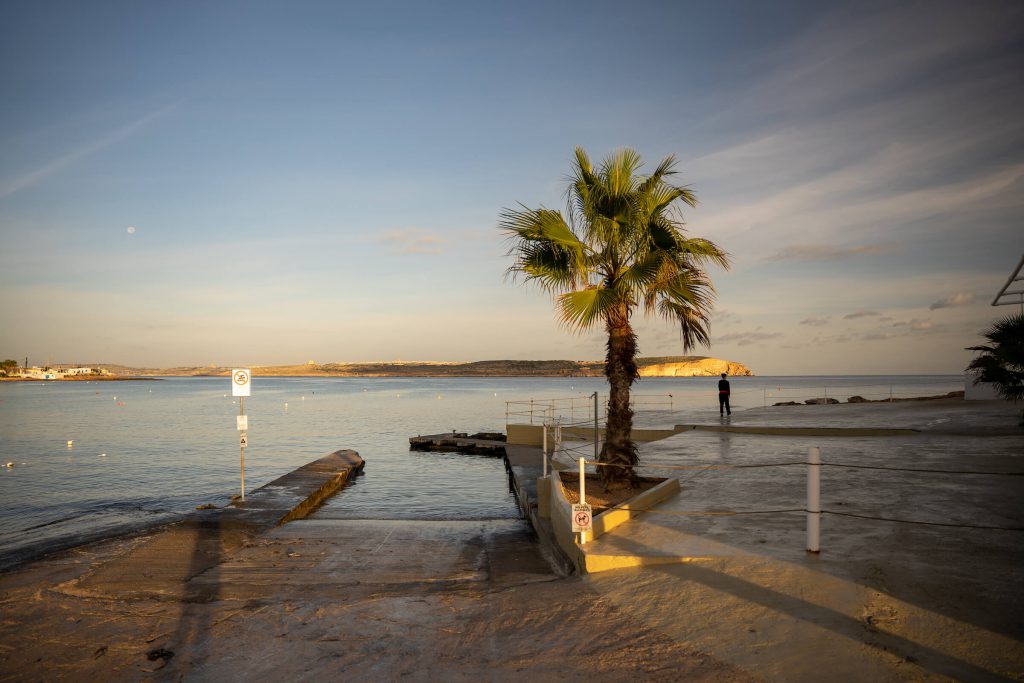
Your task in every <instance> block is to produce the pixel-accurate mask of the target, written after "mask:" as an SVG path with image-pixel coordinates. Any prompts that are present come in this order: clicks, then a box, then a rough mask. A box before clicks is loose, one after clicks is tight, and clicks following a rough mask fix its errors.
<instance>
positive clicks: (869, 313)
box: [843, 311, 881, 320]
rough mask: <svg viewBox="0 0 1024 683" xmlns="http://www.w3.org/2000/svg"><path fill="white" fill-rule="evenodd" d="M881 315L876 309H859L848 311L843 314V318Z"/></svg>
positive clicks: (850, 318) (852, 318) (851, 318)
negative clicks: (852, 311) (853, 311)
mask: <svg viewBox="0 0 1024 683" xmlns="http://www.w3.org/2000/svg"><path fill="white" fill-rule="evenodd" d="M878 315H881V313H876V312H875V311H857V312H856V313H848V314H847V315H844V316H843V320H856V319H857V318H870V317H873V316H878Z"/></svg>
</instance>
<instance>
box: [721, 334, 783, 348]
mask: <svg viewBox="0 0 1024 683" xmlns="http://www.w3.org/2000/svg"><path fill="white" fill-rule="evenodd" d="M781 336H782V333H781V332H758V331H757V330H755V331H753V332H732V333H730V334H723V335H722V336H721V337H718V338H717V339H715V340H714V341H715V342H718V343H728V342H735V343H736V345H737V346H750V345H751V344H757V343H758V342H764V341H769V340H772V339H778V338H779V337H781Z"/></svg>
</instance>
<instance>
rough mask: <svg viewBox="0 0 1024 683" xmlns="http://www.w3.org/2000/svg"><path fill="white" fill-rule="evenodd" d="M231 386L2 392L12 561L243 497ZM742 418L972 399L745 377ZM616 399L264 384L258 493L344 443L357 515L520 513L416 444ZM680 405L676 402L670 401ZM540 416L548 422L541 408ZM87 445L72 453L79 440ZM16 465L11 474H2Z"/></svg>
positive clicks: (817, 380)
mask: <svg viewBox="0 0 1024 683" xmlns="http://www.w3.org/2000/svg"><path fill="white" fill-rule="evenodd" d="M715 379H716V378H685V379H682V378H680V379H660V378H659V379H653V378H647V379H643V380H641V381H640V382H639V384H638V385H637V386H636V389H635V391H636V393H637V394H638V395H641V396H642V397H644V398H643V399H642V400H641V401H640V407H641V408H644V407H645V406H644V400H646V401H647V404H646V405H647V407H649V408H650V410H647V411H641V413H639V414H638V423H641V424H646V425H653V424H664V425H671V424H674V423H676V422H680V421H683V420H687V421H693V420H700V419H702V418H708V419H711V418H713V417H715V416H717V400H716V398H715V396H716V393H717V387H716V386H715ZM228 382H229V380H228V379H227V378H167V379H163V380H159V381H130V382H128V381H125V382H32V383H10V382H5V383H0V460H2V462H0V519H2V520H3V522H2V524H0V566H4V565H9V564H11V563H13V562H15V561H17V560H18V559H19V558H21V557H24V556H26V555H27V554H32V553H34V552H38V551H39V550H40V549H42V548H47V549H48V548H54V547H61V546H67V545H71V544H74V543H78V542H82V541H86V540H90V539H93V538H98V537H102V536H105V535H110V534H114V533H119V532H122V531H126V530H129V529H131V528H135V527H138V526H143V525H146V524H150V523H155V522H160V521H167V520H170V519H174V518H175V517H177V516H179V515H181V514H182V513H185V512H187V511H189V510H191V509H194V507H195V506H196V505H200V504H204V503H213V504H216V505H224V504H226V503H227V502H229V501H230V497H231V495H232V494H235V493H237V492H238V488H239V471H238V470H239V449H238V432H237V431H236V427H235V415H237V414H238V410H239V406H238V404H237V400H238V399H233V398H232V397H231V396H230V387H229V383H228ZM732 386H733V405H734V409H736V410H742V409H745V408H753V407H761V406H762V405H763V404H765V403H767V404H769V405H770V404H771V403H773V402H777V401H782V400H801V399H803V398H810V397H812V396H822V395H824V394H825V393H827V394H828V395H829V396H836V397H839V398H841V399H843V400H845V398H846V397H847V396H850V395H854V394H859V395H862V396H865V397H868V398H884V397H887V396H888V395H889V393H890V391H891V392H892V393H893V395H895V396H921V395H932V394H939V393H945V392H948V391H953V390H957V389H962V388H963V379H962V378H961V377H960V376H919V377H908V376H901V377H878V376H869V377H737V378H733V379H732ZM593 391H598V392H600V393H601V394H602V395H604V394H605V393H606V391H607V385H606V384H605V382H604V380H603V379H599V378H451V379H420V378H408V379H405V378H381V379H362V378H344V379H327V378H310V379H305V378H260V377H258V376H257V377H255V378H254V379H253V395H252V396H251V397H250V398H248V399H246V403H245V409H246V413H247V414H248V415H249V447H248V448H247V450H246V458H245V460H246V486H247V490H248V491H251V490H253V489H255V488H256V487H258V486H261V485H263V484H265V483H267V482H269V481H271V480H273V479H274V478H276V477H278V476H280V475H282V474H285V473H287V472H289V471H291V470H293V469H295V468H296V467H299V466H300V465H303V464H305V463H307V462H309V461H311V460H314V459H316V458H318V457H320V456H322V455H325V454H327V453H330V452H332V451H335V450H337V449H339V448H351V449H354V450H357V451H358V452H359V453H360V454H361V455H362V456H363V458H365V460H366V463H367V465H366V470H365V474H364V476H362V477H360V478H359V479H358V480H357V482H356V483H355V484H354V485H353V486H350V487H349V488H348V489H346V491H345V492H344V495H343V496H339V497H338V498H336V499H335V500H333V501H332V502H331V505H332V507H333V515H334V516H339V515H341V516H351V517H353V518H377V519H384V518H415V519H493V518H503V517H506V518H507V517H515V516H516V515H517V509H516V506H515V501H514V500H513V499H512V497H511V495H510V493H509V489H508V484H507V480H506V475H505V471H504V465H503V464H502V461H501V460H499V459H494V458H487V457H483V456H471V455H461V454H425V453H412V452H410V451H409V448H408V438H409V437H410V436H414V435H417V434H433V433H438V432H444V431H450V430H453V429H457V430H459V431H470V432H473V431H482V430H494V431H503V430H504V425H505V416H506V401H523V402H524V403H520V404H518V405H516V406H514V407H513V409H514V410H515V411H519V412H524V411H528V410H529V403H528V402H529V400H530V399H531V398H532V399H537V400H542V399H549V398H565V397H573V396H575V397H579V398H580V399H581V400H580V401H579V404H580V405H582V404H583V402H584V401H583V400H582V399H583V397H584V396H586V395H587V394H590V393H591V392H593ZM670 395H671V398H667V397H669V396H670ZM538 417H539V413H538ZM68 441H73V442H74V443H73V446H72V447H71V448H68V447H67V442H68ZM8 462H11V463H13V466H12V467H10V468H7V467H3V466H2V465H4V464H6V463H8Z"/></svg>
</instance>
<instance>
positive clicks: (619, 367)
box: [598, 306, 638, 490]
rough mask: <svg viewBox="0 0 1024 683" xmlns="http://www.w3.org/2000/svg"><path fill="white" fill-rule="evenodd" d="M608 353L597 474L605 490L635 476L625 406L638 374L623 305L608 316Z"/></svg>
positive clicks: (628, 414)
mask: <svg viewBox="0 0 1024 683" xmlns="http://www.w3.org/2000/svg"><path fill="white" fill-rule="evenodd" d="M607 329H608V354H607V356H606V357H605V365H604V374H605V376H606V377H607V378H608V385H609V387H610V395H609V397H608V422H607V425H606V427H605V443H604V447H603V448H602V449H601V455H600V458H599V459H600V461H601V462H604V463H608V464H609V465H610V466H609V467H599V468H598V476H599V478H600V480H601V483H602V484H603V485H604V488H605V489H606V490H608V489H611V488H621V487H626V486H631V485H632V484H634V483H635V481H636V479H637V476H636V473H635V472H634V470H633V467H635V466H636V464H637V462H638V458H637V452H636V444H634V443H633V440H632V438H631V436H632V431H633V410H632V408H630V407H629V388H630V386H631V385H632V384H633V382H634V381H635V380H636V378H637V377H638V373H637V367H636V353H637V347H636V335H635V334H634V333H633V328H632V327H631V326H630V324H629V310H628V309H627V308H626V307H625V306H623V307H622V308H621V309H619V310H618V311H616V312H615V314H614V315H612V316H609V319H608V323H607Z"/></svg>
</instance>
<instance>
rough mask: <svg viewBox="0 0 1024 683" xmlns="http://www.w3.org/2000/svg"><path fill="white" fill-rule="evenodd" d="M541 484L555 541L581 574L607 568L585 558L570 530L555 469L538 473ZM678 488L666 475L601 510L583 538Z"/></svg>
mask: <svg viewBox="0 0 1024 683" xmlns="http://www.w3.org/2000/svg"><path fill="white" fill-rule="evenodd" d="M545 485H546V486H547V488H548V491H549V493H548V501H546V507H547V508H548V511H549V514H550V515H551V526H552V528H553V530H554V532H555V540H557V541H558V545H559V547H561V548H562V550H563V551H564V552H565V554H566V555H568V556H569V558H570V559H571V560H572V561H573V563H574V564H575V565H576V569H577V571H579V572H580V573H581V574H582V573H588V572H590V573H592V572H594V571H602V570H603V569H606V568H610V567H605V566H604V565H599V564H594V563H591V562H588V559H587V553H586V549H585V545H584V546H581V545H580V543H579V534H578V533H574V532H573V531H572V503H570V502H569V499H568V497H567V496H566V494H565V487H564V486H562V478H561V476H560V475H559V473H558V472H553V473H552V474H551V476H549V477H546V478H545V477H542V478H540V479H538V480H537V487H538V489H540V488H541V487H542V486H545ZM679 490H680V487H679V480H678V479H674V478H673V479H666V480H665V481H663V482H661V483H660V484H658V485H657V486H654V487H652V488H650V489H648V490H646V491H644V492H643V493H640V494H638V495H636V496H633V497H632V498H630V499H629V500H626V501H624V502H623V503H620V504H619V505H617V506H616V507H615V509H612V510H605V511H604V512H602V513H601V514H599V515H596V516H595V517H594V523H593V528H592V530H591V531H590V533H588V534H587V541H588V542H590V541H593V540H595V539H597V538H600V537H601V536H603V535H604V534H607V533H608V532H610V531H611V530H612V529H614V528H616V527H617V526H620V525H621V524H624V523H626V522H628V521H629V520H630V519H633V518H634V517H636V516H638V515H640V514H641V513H643V512H645V511H646V510H649V509H650V508H652V507H654V506H655V505H657V504H658V503H661V502H663V501H665V500H668V499H669V498H671V497H672V496H674V495H676V494H677V493H679Z"/></svg>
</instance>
